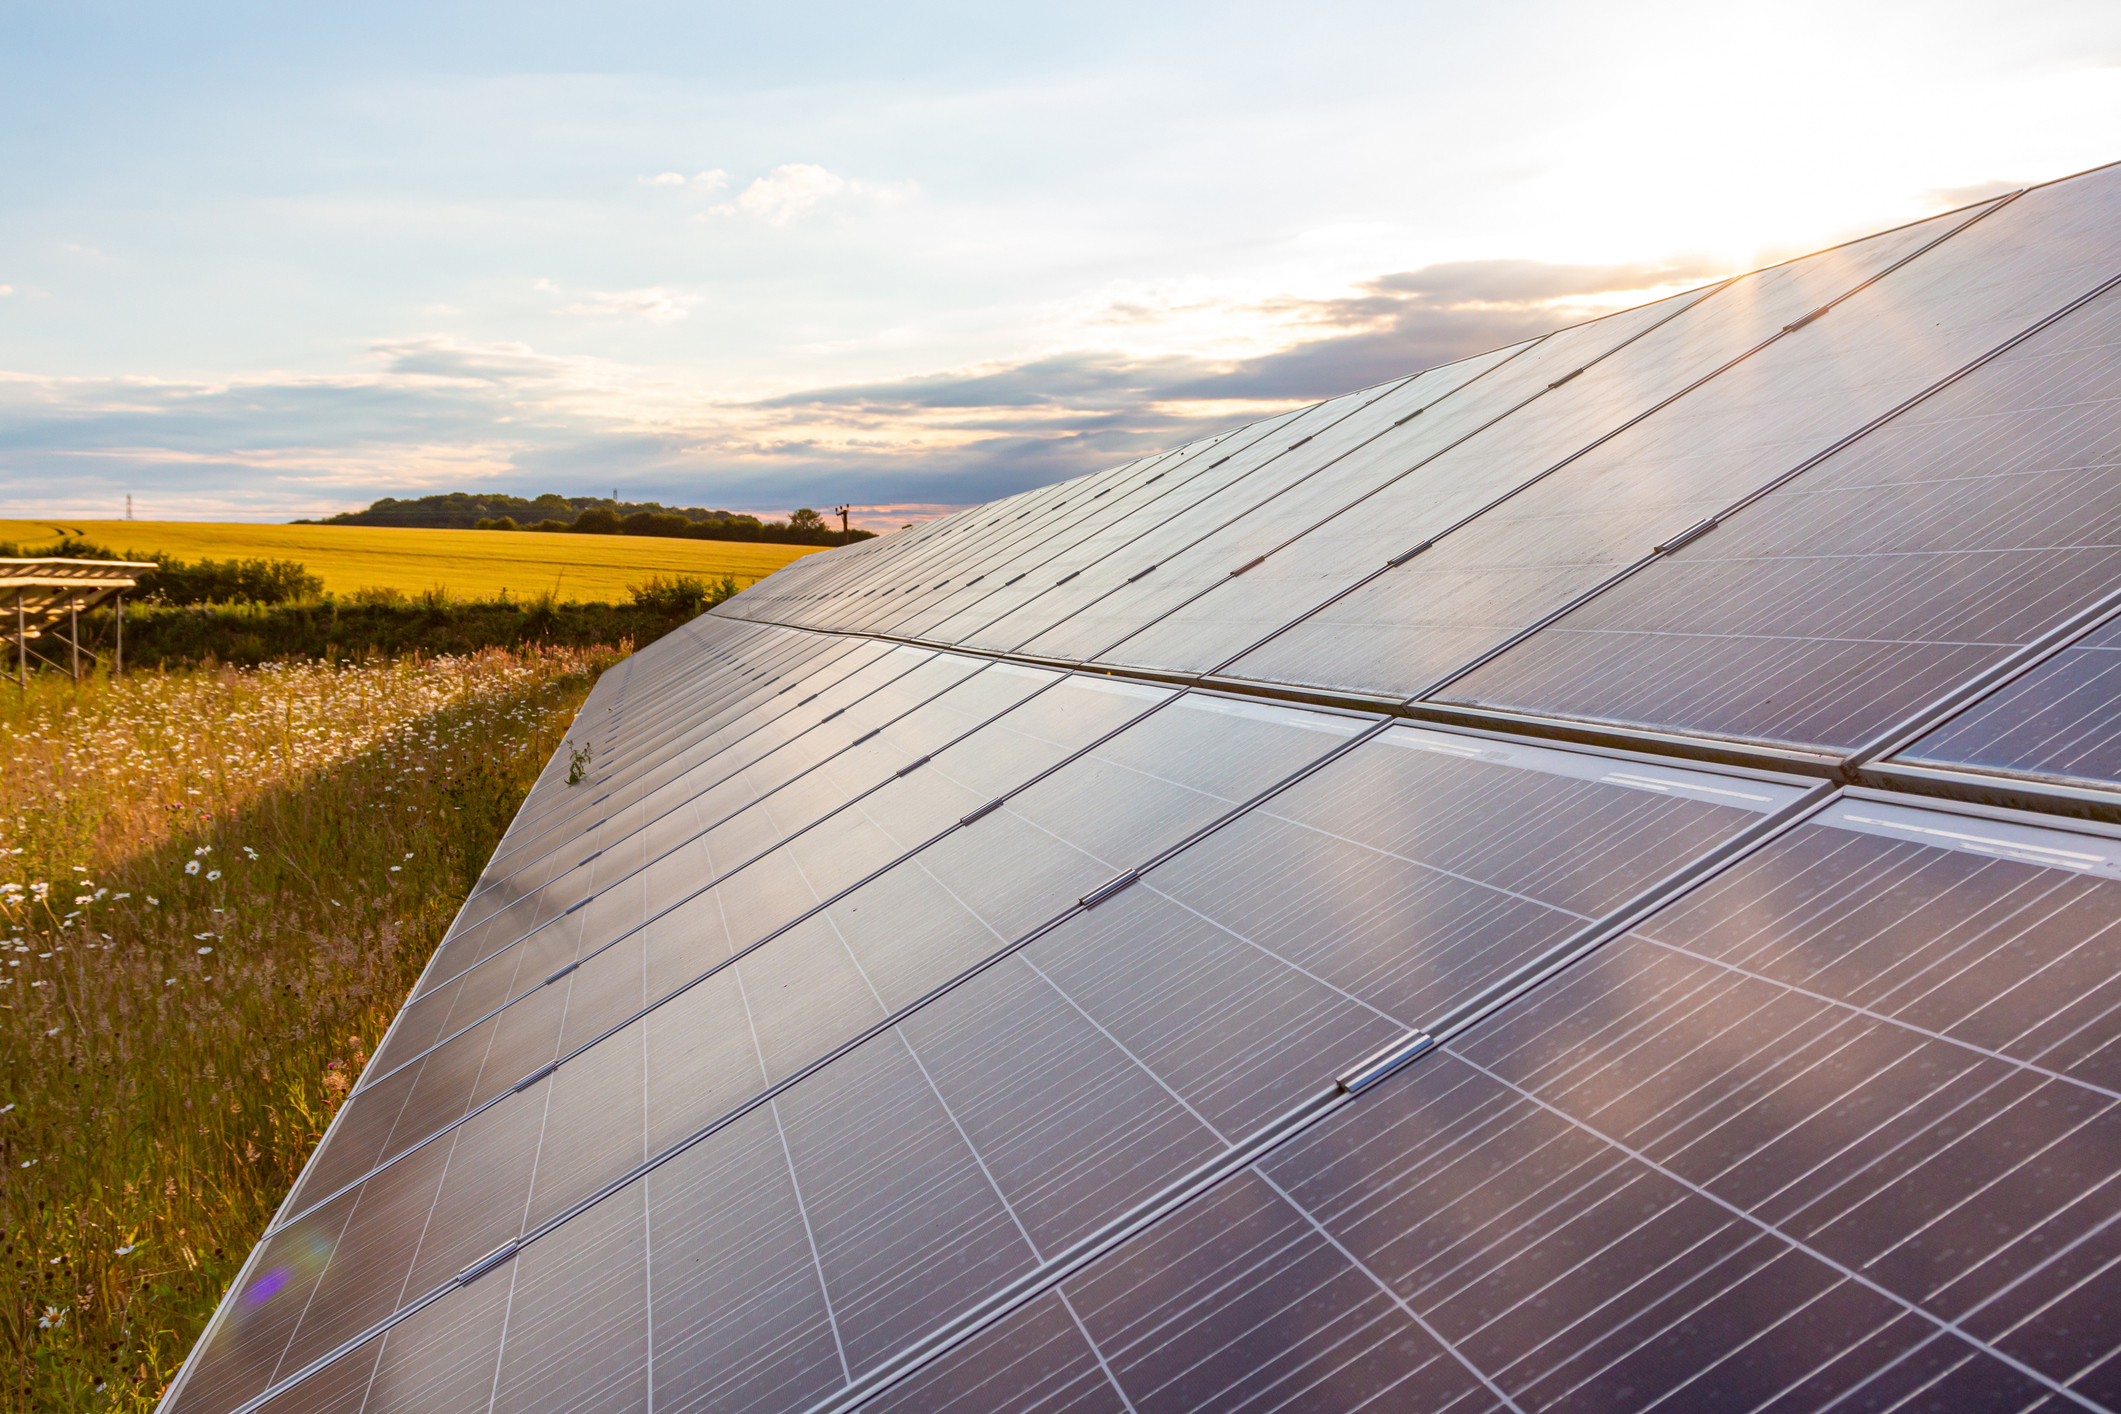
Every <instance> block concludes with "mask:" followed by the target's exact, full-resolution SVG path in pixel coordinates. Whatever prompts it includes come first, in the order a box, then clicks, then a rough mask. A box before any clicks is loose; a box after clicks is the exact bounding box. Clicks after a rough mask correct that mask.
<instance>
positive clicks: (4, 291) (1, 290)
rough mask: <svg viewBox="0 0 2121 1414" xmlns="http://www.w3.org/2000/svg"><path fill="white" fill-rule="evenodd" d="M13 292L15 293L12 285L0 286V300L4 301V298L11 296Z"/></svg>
mask: <svg viewBox="0 0 2121 1414" xmlns="http://www.w3.org/2000/svg"><path fill="white" fill-rule="evenodd" d="M14 292H15V287H14V286H13V285H0V299H6V298H7V297H8V296H9V295H11V294H13V293H14Z"/></svg>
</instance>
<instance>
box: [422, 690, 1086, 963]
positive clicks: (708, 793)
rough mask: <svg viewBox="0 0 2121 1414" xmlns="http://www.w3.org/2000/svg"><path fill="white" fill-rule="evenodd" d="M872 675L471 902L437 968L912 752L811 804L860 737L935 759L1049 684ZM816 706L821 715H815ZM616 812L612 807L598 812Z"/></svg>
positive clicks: (843, 775) (857, 767) (747, 740)
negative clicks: (885, 737) (801, 784)
mask: <svg viewBox="0 0 2121 1414" xmlns="http://www.w3.org/2000/svg"><path fill="white" fill-rule="evenodd" d="M884 666H885V667H886V668H887V670H888V669H898V668H900V667H903V671H897V672H895V673H894V675H893V676H891V677H889V678H887V679H885V680H884V681H882V682H878V683H875V684H874V685H873V686H872V685H870V684H868V683H861V684H855V683H850V684H848V686H847V688H846V689H845V690H844V691H827V692H825V693H823V694H821V695H819V696H818V697H817V700H816V702H815V703H814V704H812V706H811V707H810V708H806V709H802V710H800V711H792V712H790V713H789V714H788V715H787V716H786V717H784V718H783V719H782V723H783V725H781V726H777V727H775V728H771V729H766V730H760V731H756V732H752V733H750V734H748V735H747V736H745V737H744V738H743V740H742V741H741V742H739V743H737V744H735V745H733V746H731V747H729V748H727V749H726V750H724V751H722V752H720V753H717V755H716V756H715V757H713V758H711V759H709V760H708V761H706V762H704V763H703V764H701V765H700V766H699V767H697V768H695V769H694V770H692V771H689V772H687V773H686V774H685V775H684V776H681V777H678V778H676V779H674V780H671V781H670V782H668V783H667V784H666V785H664V786H662V787H659V788H658V789H657V790H656V791H655V792H653V793H652V794H649V795H647V796H643V797H640V798H639V799H638V800H636V801H635V802H634V803H633V804H631V805H628V806H626V807H625V808H623V809H621V810H619V811H618V812H617V813H615V814H614V815H613V816H611V817H610V818H609V819H608V820H607V821H605V822H604V823H603V824H602V825H601V826H599V827H598V828H597V829H595V830H593V831H588V832H585V833H584V834H583V835H581V836H577V837H576V838H575V839H574V840H571V841H568V842H566V843H565V844H563V845H559V846H556V847H555V848H554V849H553V850H552V851H550V852H548V853H546V854H544V855H542V856H540V857H538V858H535V859H530V860H527V861H525V863H524V865H523V867H522V868H520V869H518V870H517V871H516V872H515V873H514V874H512V875H510V876H509V877H508V878H507V879H506V880H505V881H501V882H500V883H498V884H497V885H496V886H495V887H493V888H491V889H489V890H488V891H486V893H484V894H483V895H482V896H481V897H480V900H479V905H478V907H477V909H476V911H475V910H473V909H470V908H467V910H466V920H469V921H465V920H460V921H459V923H458V925H457V926H456V927H455V928H453V929H452V931H451V936H450V940H449V945H448V946H449V952H448V953H447V954H446V956H445V959H444V960H445V961H446V962H449V963H454V964H457V965H459V966H460V967H461V966H462V965H464V963H462V962H460V961H459V960H460V959H464V960H468V959H476V958H479V957H482V956H485V955H488V954H490V953H491V951H492V950H493V949H495V948H496V947H498V946H500V945H502V944H504V943H506V942H508V941H511V940H513V939H515V938H519V937H522V936H523V935H524V934H526V933H528V932H529V931H531V930H532V929H533V928H536V927H538V926H540V925H541V924H544V923H547V922H550V921H551V920H552V919H554V918H557V917H559V916H560V915H561V914H562V912H563V911H564V910H566V909H567V908H569V907H572V906H573V905H575V904H577V903H579V902H581V901H582V900H583V899H585V898H590V897H593V896H596V895H600V894H603V893H605V892H608V891H609V890H610V889H611V888H612V887H613V886H614V885H615V884H618V883H619V882H621V881H623V880H628V879H632V878H634V877H635V876H637V875H639V874H640V873H641V872H642V871H643V870H646V869H648V868H650V867H652V866H653V865H654V864H655V863H656V862H657V861H659V860H662V859H664V858H667V857H668V856H669V855H670V853H671V852H672V851H673V850H676V849H678V848H679V847H680V846H682V845H684V844H686V843H687V842H689V841H692V840H695V839H698V838H699V837H700V836H702V835H703V834H704V833H706V832H707V831H709V830H712V829H715V828H718V827H721V826H722V825H724V824H725V823H726V822H728V821H729V820H730V819H731V817H733V816H736V815H738V814H739V813H740V812H742V811H744V810H745V809H747V808H749V807H752V806H754V805H756V804H758V803H759V802H761V801H763V800H765V799H767V798H768V797H781V796H783V793H784V792H787V791H789V790H792V789H794V787H795V786H796V783H797V782H798V781H805V785H806V787H807V789H806V790H804V791H803V792H800V794H802V795H803V796H804V799H805V800H806V801H808V802H810V803H812V805H813V807H814V808H812V809H811V810H810V813H808V814H807V815H806V814H804V813H803V809H804V807H803V806H802V805H800V804H798V803H797V802H796V801H794V800H792V799H786V798H783V799H779V800H777V801H776V806H777V808H776V811H775V816H776V818H777V819H782V820H794V821H795V822H796V823H797V824H802V823H807V822H808V821H809V820H811V819H815V818H816V817H817V816H818V815H821V814H823V813H825V811H826V810H827V809H829V808H832V807H833V806H837V805H840V804H844V803H845V802H846V801H847V800H848V799H851V798H852V797H853V795H855V794H858V793H859V792H860V791H862V790H866V789H868V788H870V787H872V786H874V785H876V784H877V783H878V782H879V781H881V780H883V779H885V778H887V777H888V776H889V775H890V774H891V772H892V771H895V770H897V769H898V768H899V767H900V766H902V765H904V764H905V763H906V762H907V761H909V760H911V759H912V758H913V757H914V756H918V755H922V754H924V753H923V751H922V750H920V749H911V750H906V751H903V752H899V753H892V754H890V755H888V757H887V758H886V759H874V758H876V757H877V756H878V755H879V753H881V752H885V751H886V750H887V747H886V745H878V746H874V747H871V749H870V750H868V751H866V752H861V753H860V756H859V757H858V758H856V759H855V760H852V761H846V762H841V763H840V768H839V769H837V770H835V771H832V772H830V773H828V775H827V777H826V778H825V779H826V780H829V781H830V782H831V787H830V789H829V790H828V791H827V794H829V793H830V791H831V790H836V791H838V792H841V793H840V794H837V795H833V796H832V798H830V799H829V801H828V800H826V799H825V798H824V797H823V796H821V794H820V791H819V784H820V783H819V782H817V781H809V780H806V779H805V778H806V776H808V775H809V774H810V773H813V772H815V771H816V770H817V769H818V768H820V767H822V766H823V765H824V764H825V763H826V762H828V761H838V760H839V758H841V757H842V756H844V755H845V754H846V753H848V752H850V751H855V750H858V745H867V744H868V742H869V741H871V740H876V739H877V738H871V737H870V735H869V734H870V733H871V732H875V733H878V734H879V737H880V736H881V734H882V733H883V732H884V730H885V729H886V728H887V727H893V728H895V731H894V738H895V740H894V742H893V743H891V744H894V745H898V746H901V747H907V748H918V747H920V746H922V745H925V747H926V748H927V749H930V750H933V749H938V748H940V747H942V746H943V745H944V744H946V743H947V742H948V741H950V740H952V739H954V738H955V737H957V736H959V735H961V734H963V733H964V732H966V731H969V730H971V729H972V728H973V727H974V726H976V725H977V724H978V723H980V722H982V721H985V720H987V719H988V718H990V717H993V716H995V715H997V714H999V713H1001V712H1003V711H1006V710H1007V709H1008V708H1009V707H1010V706H1011V705H1013V704H1014V703H1016V702H1018V701H1021V700H1022V699H1023V698H1024V697H1026V696H1028V695H1029V694H1030V693H1031V692H1033V691H1036V690H1037V689H1038V688H1039V687H1042V686H1047V685H1050V684H1051V683H1053V682H1055V681H1057V680H1058V679H1057V677H1056V676H1055V675H1053V674H1050V673H1033V674H1031V675H1029V676H1026V675H1024V674H1023V673H1022V672H1021V671H1011V672H995V671H993V670H992V669H990V668H989V666H988V664H987V662H986V661H985V660H982V659H977V658H967V657H962V656H960V655H956V654H948V655H939V654H926V655H921V654H918V653H917V652H916V651H915V650H902V651H901V653H900V654H899V655H897V659H896V661H893V662H890V663H888V664H886V665H884ZM863 689H866V690H863ZM856 692H859V693H860V695H859V696H856V695H854V694H855V693H856ZM819 708H830V709H831V710H830V711H827V712H822V713H821V712H819V711H818V710H817V709H819ZM864 765H866V766H867V767H868V771H867V773H865V772H864V771H863V769H862V767H863V766H864ZM617 803H618V800H617V799H616V798H615V799H614V800H612V801H609V802H606V804H605V806H604V807H602V808H605V809H609V808H610V807H611V806H612V805H614V804H617ZM526 853H528V851H526ZM423 990H424V989H423Z"/></svg>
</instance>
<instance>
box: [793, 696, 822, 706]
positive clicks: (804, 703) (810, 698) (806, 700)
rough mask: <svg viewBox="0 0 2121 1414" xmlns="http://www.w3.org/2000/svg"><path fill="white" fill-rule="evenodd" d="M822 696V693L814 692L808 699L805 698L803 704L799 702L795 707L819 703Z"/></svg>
mask: <svg viewBox="0 0 2121 1414" xmlns="http://www.w3.org/2000/svg"><path fill="white" fill-rule="evenodd" d="M821 696H823V694H822V693H816V692H813V693H811V694H810V695H809V696H808V697H806V698H804V699H803V700H802V701H801V702H798V703H796V704H795V705H796V706H798V707H804V706H808V705H809V704H810V703H812V702H815V701H817V700H818V698H819V697H821Z"/></svg>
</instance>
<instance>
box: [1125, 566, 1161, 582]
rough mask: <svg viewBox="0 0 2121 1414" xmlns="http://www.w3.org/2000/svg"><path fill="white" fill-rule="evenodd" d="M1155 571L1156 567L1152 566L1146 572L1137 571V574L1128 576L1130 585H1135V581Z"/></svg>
mask: <svg viewBox="0 0 2121 1414" xmlns="http://www.w3.org/2000/svg"><path fill="white" fill-rule="evenodd" d="M1155 569H1156V566H1155V565H1151V566H1149V568H1148V569H1145V570H1137V571H1136V572H1135V573H1133V574H1130V575H1128V576H1127V583H1129V584H1132V583H1134V581H1135V580H1137V579H1140V578H1141V577H1142V576H1143V575H1145V574H1149V573H1151V572H1153V571H1154V570H1155Z"/></svg>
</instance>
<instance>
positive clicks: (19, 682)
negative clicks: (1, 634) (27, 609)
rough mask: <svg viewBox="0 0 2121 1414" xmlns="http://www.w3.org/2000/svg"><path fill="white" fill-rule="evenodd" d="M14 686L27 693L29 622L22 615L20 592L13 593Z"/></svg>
mask: <svg viewBox="0 0 2121 1414" xmlns="http://www.w3.org/2000/svg"><path fill="white" fill-rule="evenodd" d="M15 686H17V687H19V688H21V689H22V690H23V691H24V692H27V691H29V621H28V619H27V618H25V617H24V616H23V613H22V591H21V590H19V589H18V590H16V591H15Z"/></svg>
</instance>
